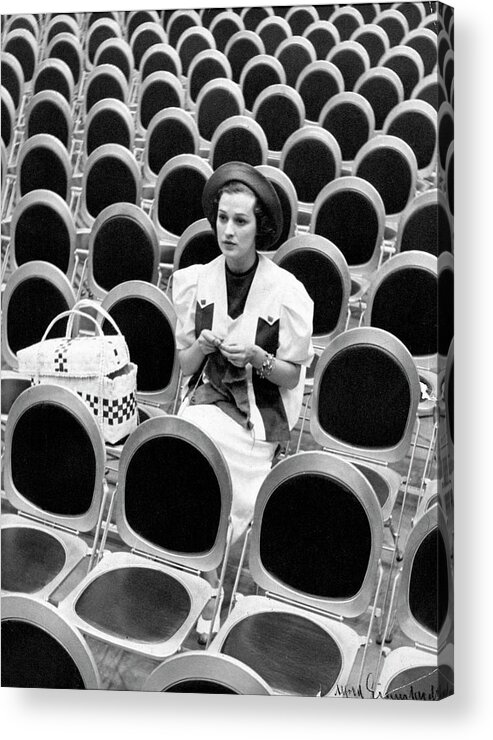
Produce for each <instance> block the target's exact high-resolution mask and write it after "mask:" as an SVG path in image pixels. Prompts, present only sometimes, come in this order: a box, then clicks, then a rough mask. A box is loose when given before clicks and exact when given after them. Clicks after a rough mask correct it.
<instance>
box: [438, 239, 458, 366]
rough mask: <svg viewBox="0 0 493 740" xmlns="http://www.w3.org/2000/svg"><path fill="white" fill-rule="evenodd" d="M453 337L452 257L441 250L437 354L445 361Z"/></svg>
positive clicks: (439, 261) (439, 259)
mask: <svg viewBox="0 0 493 740" xmlns="http://www.w3.org/2000/svg"><path fill="white" fill-rule="evenodd" d="M453 337H454V258H453V255H451V254H450V252H442V254H441V255H440V256H439V258H438V354H439V356H440V358H442V360H441V362H442V364H443V363H445V358H446V357H447V355H448V353H449V349H450V345H451V343H452V340H453Z"/></svg>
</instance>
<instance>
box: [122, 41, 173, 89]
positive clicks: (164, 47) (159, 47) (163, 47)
mask: <svg viewBox="0 0 493 740" xmlns="http://www.w3.org/2000/svg"><path fill="white" fill-rule="evenodd" d="M160 53H161V54H167V55H168V57H169V58H170V59H171V60H172V61H173V63H174V65H175V68H176V74H174V73H173V72H170V73H169V74H172V75H173V77H176V78H177V79H178V80H180V79H181V78H182V76H183V70H182V67H181V59H180V57H179V56H178V52H177V51H176V49H175V48H174V47H173V46H171V45H170V44H168V43H162V44H153V45H152V46H150V47H149V48H148V49H147V50H146V51H145V52H144V55H143V56H142V59H141V60H140V67H139V80H140V83H141V85H143V84H144V83H145V81H146V80H147V79H148V77H150V75H152V74H155V72H150V73H149V74H147V75H146V76H145V77H143V74H144V67H145V65H146V64H147V62H148V60H149V59H150V58H151V57H152V55H153V54H160ZM132 56H133V54H132ZM156 71H158V72H165V71H167V70H164V69H162V70H156Z"/></svg>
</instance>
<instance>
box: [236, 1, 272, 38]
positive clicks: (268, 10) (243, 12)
mask: <svg viewBox="0 0 493 740" xmlns="http://www.w3.org/2000/svg"><path fill="white" fill-rule="evenodd" d="M258 9H259V8H258V7H257V10H258ZM249 10H255V8H254V7H253V8H252V7H249V8H241V10H240V18H241V20H242V21H243V24H245V16H246V14H247V13H248V11H249ZM262 10H265V11H266V13H267V16H266V18H273V17H274V10H273V9H272V8H271V7H268V6H267V7H262ZM264 20H265V18H263V19H262V21H264ZM262 21H260V23H262ZM260 23H259V24H258V25H260ZM257 28H258V26H257ZM257 28H252V29H251V30H252V31H254V32H255V33H257ZM248 30H250V29H248V28H247V27H246V26H245V31H248Z"/></svg>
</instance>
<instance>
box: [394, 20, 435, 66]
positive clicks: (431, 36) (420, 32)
mask: <svg viewBox="0 0 493 740" xmlns="http://www.w3.org/2000/svg"><path fill="white" fill-rule="evenodd" d="M416 7H418V6H416ZM415 38H423V39H428V40H429V41H431V43H432V44H433V45H434V46H435V50H436V51H437V37H436V34H435V33H433V31H430V30H429V29H428V28H414V29H413V30H412V31H409V33H408V34H406V35H405V36H404V38H403V39H402V42H401V45H402V46H409V41H412V40H413V39H415ZM411 49H414V47H413V46H411ZM415 51H417V49H415ZM418 54H419V51H418ZM420 56H421V54H420ZM421 60H422V62H423V70H424V71H423V77H427V76H428V75H430V74H431V73H432V71H433V70H430V72H429V73H428V75H427V74H426V69H424V59H423V57H421ZM433 66H435V65H433Z"/></svg>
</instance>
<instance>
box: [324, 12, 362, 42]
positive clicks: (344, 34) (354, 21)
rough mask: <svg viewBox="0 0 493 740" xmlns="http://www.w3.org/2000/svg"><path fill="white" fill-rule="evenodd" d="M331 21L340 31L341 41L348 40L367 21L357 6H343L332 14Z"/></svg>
mask: <svg viewBox="0 0 493 740" xmlns="http://www.w3.org/2000/svg"><path fill="white" fill-rule="evenodd" d="M330 22H331V23H333V24H334V26H335V27H336V28H337V30H338V31H339V37H340V39H341V41H348V39H350V38H351V36H352V35H353V33H354V32H355V31H356V30H357V29H358V28H360V27H361V26H363V25H364V22H365V21H364V18H363V16H362V15H361V13H360V12H359V10H358V8H357V7H356V8H352V7H342V8H339V9H338V10H336V11H335V12H334V13H333V14H332V15H331V16H330Z"/></svg>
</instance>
